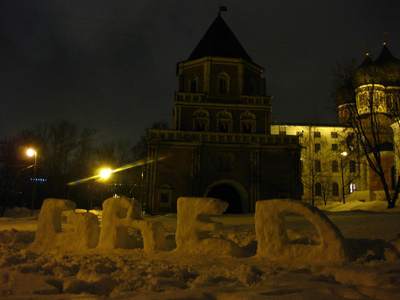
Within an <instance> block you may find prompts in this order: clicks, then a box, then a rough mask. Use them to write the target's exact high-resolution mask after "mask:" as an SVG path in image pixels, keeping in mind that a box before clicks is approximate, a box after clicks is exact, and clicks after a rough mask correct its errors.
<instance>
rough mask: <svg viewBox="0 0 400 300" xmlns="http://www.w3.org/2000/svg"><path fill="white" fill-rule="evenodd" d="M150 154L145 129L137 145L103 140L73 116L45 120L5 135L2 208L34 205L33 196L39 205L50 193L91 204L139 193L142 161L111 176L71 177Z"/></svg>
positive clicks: (0, 163)
mask: <svg viewBox="0 0 400 300" xmlns="http://www.w3.org/2000/svg"><path fill="white" fill-rule="evenodd" d="M160 123H161V122H160ZM160 123H155V125H154V126H157V124H160ZM28 146H30V147H33V148H35V149H36V150H37V161H36V165H35V166H34V161H33V158H28V157H27V156H26V155H25V149H26V148H27V147H28ZM145 155H146V139H145V135H143V136H142V137H141V138H140V139H139V142H137V143H136V144H135V145H134V144H133V143H131V142H129V141H120V140H118V141H107V142H102V141H100V139H99V138H98V135H97V133H96V130H94V129H87V128H79V127H78V126H76V125H75V124H72V123H70V122H68V121H59V122H54V123H44V124H40V125H38V126H36V127H34V128H32V129H26V130H23V131H21V132H20V133H18V134H16V135H15V136H11V137H7V138H3V139H2V140H0V214H2V213H3V212H4V210H5V208H7V207H15V206H20V207H21V206H24V207H31V205H32V198H33V199H35V201H34V206H35V208H39V207H40V205H41V203H42V201H43V199H44V198H48V197H57V198H68V199H71V200H73V201H75V202H76V203H77V206H78V207H81V208H92V207H96V206H97V207H99V206H101V202H102V201H103V200H104V199H105V198H106V197H109V196H111V195H112V194H114V193H118V194H124V195H126V196H130V197H133V196H135V197H136V196H137V195H139V194H140V193H139V191H138V189H139V188H140V187H141V186H142V185H143V182H140V181H142V180H143V179H142V178H143V176H141V172H142V169H141V167H139V168H133V169H128V170H125V171H123V172H119V173H115V174H113V176H112V178H111V179H110V180H109V181H107V182H98V181H95V180H91V181H88V182H85V183H82V184H77V185H73V186H69V185H68V184H67V183H69V182H72V181H76V180H79V179H82V178H87V177H90V176H93V175H94V174H96V171H97V170H98V169H99V168H100V167H102V166H110V167H111V168H116V167H119V166H122V165H125V164H128V163H132V162H134V161H136V160H139V159H142V158H144V156H145ZM32 194H34V195H33V196H32Z"/></svg>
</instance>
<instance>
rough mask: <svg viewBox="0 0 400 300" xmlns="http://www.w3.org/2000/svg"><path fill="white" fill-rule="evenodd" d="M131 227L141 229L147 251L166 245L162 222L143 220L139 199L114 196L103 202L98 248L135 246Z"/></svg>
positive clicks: (160, 248) (159, 248)
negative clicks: (130, 230) (131, 235)
mask: <svg viewBox="0 0 400 300" xmlns="http://www.w3.org/2000/svg"><path fill="white" fill-rule="evenodd" d="M129 228H136V229H139V230H140V231H141V233H142V237H143V245H144V250H145V251H146V252H151V251H154V250H162V249H163V248H164V247H165V244H166V239H165V231H164V228H163V227H162V225H161V223H159V222H152V221H146V220H143V219H142V217H141V207H140V204H139V202H138V201H137V200H132V199H129V198H126V197H114V198H109V199H107V200H105V201H104V202H103V216H102V228H101V233H100V241H99V244H98V248H101V249H115V248H135V246H136V245H135V243H134V240H133V239H132V238H131V237H130V236H129V232H128V230H129Z"/></svg>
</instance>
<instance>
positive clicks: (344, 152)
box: [340, 151, 349, 204]
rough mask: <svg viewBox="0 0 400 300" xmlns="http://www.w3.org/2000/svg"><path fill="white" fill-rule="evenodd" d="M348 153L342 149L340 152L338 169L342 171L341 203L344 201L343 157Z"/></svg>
mask: <svg viewBox="0 0 400 300" xmlns="http://www.w3.org/2000/svg"><path fill="white" fill-rule="evenodd" d="M347 155H349V154H348V153H347V152H346V151H343V152H342V153H340V171H341V173H342V202H343V204H345V203H346V200H345V197H344V175H343V159H344V158H346V157H347Z"/></svg>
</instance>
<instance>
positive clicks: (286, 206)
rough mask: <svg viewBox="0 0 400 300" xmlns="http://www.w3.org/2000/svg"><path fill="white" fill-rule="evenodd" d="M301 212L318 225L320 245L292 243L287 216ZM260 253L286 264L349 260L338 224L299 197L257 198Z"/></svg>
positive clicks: (256, 217)
mask: <svg viewBox="0 0 400 300" xmlns="http://www.w3.org/2000/svg"><path fill="white" fill-rule="evenodd" d="M287 214H298V215H301V216H303V217H304V218H305V219H306V220H307V221H309V222H310V223H311V224H312V225H314V226H315V228H316V230H317V232H318V233H319V238H320V243H319V244H318V245H306V244H296V243H291V242H290V240H289V238H288V236H287V233H286V228H285V222H284V216H285V215H287ZM255 225H256V238H257V243H258V244H257V255H258V256H259V257H265V258H267V259H268V260H270V261H274V262H279V263H282V264H296V265H317V264H329V263H331V264H336V263H343V262H345V261H346V260H347V256H346V253H345V247H344V239H343V236H342V235H341V233H340V231H339V230H338V229H337V228H336V226H335V225H334V224H333V223H332V222H331V221H330V220H329V219H328V218H327V217H326V216H325V215H324V214H323V213H321V212H320V211H319V210H317V209H315V208H313V207H311V206H309V205H307V204H304V203H301V202H299V201H295V200H293V201H292V200H263V201H257V202H256V214H255Z"/></svg>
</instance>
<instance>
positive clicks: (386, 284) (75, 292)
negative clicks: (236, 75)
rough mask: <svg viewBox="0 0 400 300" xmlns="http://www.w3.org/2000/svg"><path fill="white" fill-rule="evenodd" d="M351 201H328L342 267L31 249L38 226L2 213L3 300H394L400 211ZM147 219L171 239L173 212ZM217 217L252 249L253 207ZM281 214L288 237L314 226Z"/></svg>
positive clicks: (398, 291) (399, 289) (399, 276)
mask: <svg viewBox="0 0 400 300" xmlns="http://www.w3.org/2000/svg"><path fill="white" fill-rule="evenodd" d="M382 204H383V205H384V203H382ZM348 205H349V207H351V208H347V209H344V208H343V207H340V205H339V206H337V205H336V206H332V207H329V208H328V209H326V210H327V211H328V212H327V215H328V217H329V218H330V219H331V220H332V221H333V223H334V224H335V225H336V226H337V227H338V228H339V229H340V230H341V232H342V234H343V235H344V237H345V238H346V239H347V240H346V242H347V244H348V245H349V247H350V248H351V249H352V250H353V254H354V257H353V261H352V262H351V263H349V264H346V265H344V266H340V267H338V266H330V265H328V264H327V265H324V266H319V267H302V268H289V267H283V266H280V265H276V264H271V263H268V262H266V261H265V260H262V259H260V258H257V257H256V256H254V255H250V256H249V257H244V258H232V257H223V258H221V257H213V256H212V255H208V256H199V255H182V253H179V254H178V253H176V252H174V251H168V252H158V253H156V254H151V255H149V254H145V253H144V252H143V250H141V249H131V250H113V251H99V250H87V251H85V252H79V253H68V254H53V255H50V254H46V255H38V254H34V253H32V252H30V251H28V250H27V247H28V246H29V244H30V243H31V242H32V241H33V238H34V231H35V230H36V224H37V221H36V219H35V218H34V217H22V218H0V298H2V299H3V298H7V299H103V298H115V299H218V300H224V299H279V300H284V299H296V300H297V299H324V300H330V299H385V300H386V299H398V298H399V296H400V261H399V259H398V257H396V253H395V252H394V251H389V250H388V249H390V248H391V249H392V250H393V249H394V246H395V244H389V243H388V242H389V241H392V240H395V239H396V238H398V234H400V212H399V211H398V210H397V211H390V212H388V211H387V210H386V209H383V210H381V209H376V208H371V207H378V206H379V205H381V204H371V203H367V205H364V207H361V208H360V204H359V203H358V204H357V205H358V206H357V205H356V204H355V203H353V205H350V204H348ZM365 206H368V209H366V208H365ZM353 207H356V208H354V209H353ZM352 210H355V211H352ZM147 219H151V220H157V221H161V222H162V223H163V225H164V227H165V228H167V230H168V232H169V233H170V234H171V237H172V238H173V234H174V233H175V229H176V215H173V214H171V215H165V216H154V217H148V218H147ZM214 219H216V220H218V221H220V222H222V223H223V224H224V230H223V231H222V232H220V233H219V235H223V236H224V237H226V238H228V239H230V240H233V241H235V242H236V243H238V244H239V245H240V246H242V247H247V249H248V250H249V251H250V253H251V252H252V253H253V254H255V250H256V241H255V231H254V215H223V216H218V217H215V218H214ZM286 222H287V225H288V229H287V231H288V235H289V236H294V237H304V236H314V235H315V234H316V233H315V229H314V228H313V227H312V226H311V225H310V224H309V223H308V222H306V221H305V220H304V219H303V218H302V217H299V216H295V215H293V216H288V217H287V218H286ZM397 246H398V247H399V248H398V250H400V244H399V243H398V242H397ZM385 249H386V250H385Z"/></svg>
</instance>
